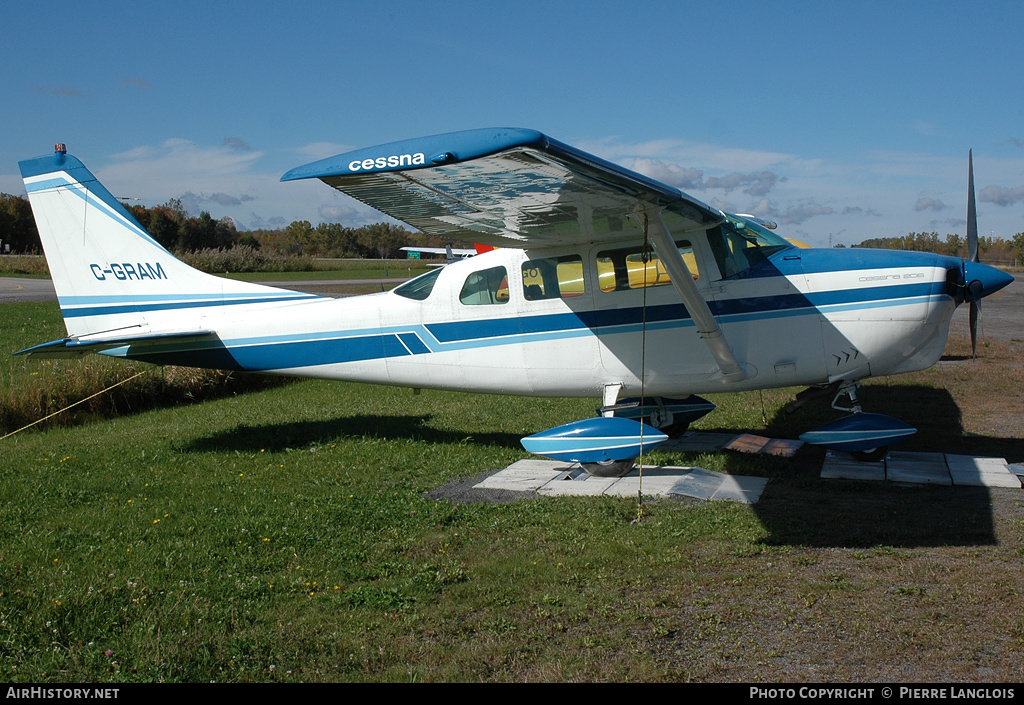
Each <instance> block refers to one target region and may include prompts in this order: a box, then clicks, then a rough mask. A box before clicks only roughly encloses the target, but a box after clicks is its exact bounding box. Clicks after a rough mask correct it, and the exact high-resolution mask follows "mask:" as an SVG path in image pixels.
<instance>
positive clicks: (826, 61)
mask: <svg viewBox="0 0 1024 705" xmlns="http://www.w3.org/2000/svg"><path fill="white" fill-rule="evenodd" d="M1022 27H1024V3H1020V2H1019V1H1013V2H985V1H984V0H979V1H977V2H972V3H966V2H963V1H962V0H959V1H957V2H947V1H946V0H928V1H917V0H902V1H901V2H872V1H870V0H863V1H860V2H845V1H843V0H836V1H835V2H827V3H823V2H820V1H817V2H802V1H799V0H794V1H792V2H773V1H771V0H762V1H760V2H745V1H731V0H716V1H715V2H679V1H678V0H677V1H675V2H657V1H650V2H600V1H593V0H592V1H589V2H559V1H558V0H546V1H544V2H534V1H532V0H517V1H516V2H512V3H499V2H491V1H488V0H476V1H475V2H463V1H461V0H445V2H403V1H402V0H393V1H391V2H386V3H381V2H365V3H364V2H342V1H338V2H306V1H305V0H292V1H291V2H289V3H259V2H213V3H211V2H208V1H204V2H192V1H191V0H181V1H179V2H175V3H173V4H168V5H162V4H159V3H138V2H108V1H105V0H93V1H92V2H89V3H80V2H76V3H72V2H58V1H52V0H37V1H36V2H31V3H29V2H24V1H18V2H15V1H14V0H0V55H2V59H0V68H2V70H0V95H2V100H0V191H3V192H6V193H13V194H19V195H23V194H24V193H25V189H24V185H23V183H22V181H21V178H20V172H19V170H18V161H19V160H22V159H27V158H31V157H35V156H39V155H41V154H46V153H48V152H50V151H51V150H52V149H53V145H54V143H55V142H63V143H66V144H67V146H68V151H69V152H70V153H71V154H74V155H75V156H76V157H78V158H79V159H81V160H82V161H83V162H84V163H85V164H86V166H88V167H89V169H90V170H91V171H92V172H93V173H94V174H95V175H96V176H97V177H98V178H99V179H100V181H101V182H103V184H104V185H105V186H107V188H108V189H109V190H110V191H111V192H112V193H113V194H114V195H115V196H117V197H121V198H129V199H138V200H137V201H131V202H139V203H142V204H144V205H147V206H154V205H158V204H161V203H166V202H167V201H168V200H169V199H172V198H177V199H180V200H181V201H182V203H183V205H184V206H185V208H186V209H188V211H189V212H190V213H191V214H192V215H198V214H199V212H200V211H203V210H205V211H209V212H210V213H211V215H213V217H214V218H218V219H219V218H223V217H231V218H232V219H233V220H234V221H235V223H236V224H237V226H238V227H239V228H240V229H255V228H261V227H269V228H275V227H284V226H285V225H287V224H288V223H290V222H292V221H294V220H308V221H310V222H311V223H313V224H317V223H320V222H340V223H343V224H345V225H352V226H355V225H361V224H365V223H368V222H378V221H380V220H382V219H383V217H382V216H381V215H380V214H379V213H376V212H375V211H371V210H369V209H367V208H366V207H364V206H362V205H361V204H358V203H356V202H354V201H352V200H351V199H348V198H347V197H345V196H343V195H341V194H339V193H338V192H336V191H334V190H333V189H331V188H330V187H328V186H326V185H325V184H323V183H321V182H319V181H316V180H312V181H298V182H288V183H281V182H280V177H281V175H283V174H284V172H286V171H288V170H289V169H291V168H293V167H296V166H299V165H302V164H305V163H308V162H311V161H314V160H317V159H321V158H324V157H328V156H332V155H335V154H339V153H342V152H345V151H348V150H351V149H357V148H362V147H369V146H373V145H376V144H381V143H385V142H391V141H395V140H402V139H408V138H412V137H419V136H424V135H433V134H438V133H443V132H451V131H456V130H465V129H473V128H480V127H525V128H531V129H536V130H540V131H541V132H543V133H545V134H547V135H549V136H550V137H552V138H554V139H556V140H559V141H561V142H565V143H567V144H570V145H572V146H574V147H577V148H579V149H582V150H585V151H587V152H590V153H592V154H595V155H597V156H599V157H602V158H604V159H607V160H609V161H612V162H615V163H617V164H620V165H622V166H625V167H627V168H630V169H633V170H635V171H639V172H641V173H644V174H646V175H648V176H651V177H653V178H656V179H659V180H661V181H663V182H665V183H667V184H670V185H672V186H675V187H677V188H679V189H681V190H683V191H685V192H686V193H688V194H690V195H692V196H695V197H696V198H698V199H700V200H702V201H705V202H706V203H710V204H712V205H715V206H717V207H719V208H722V209H724V210H728V211H731V212H741V213H753V214H755V215H759V216H762V217H765V218H768V219H770V220H774V221H776V222H777V223H778V224H779V229H778V231H777V232H779V233H780V234H782V235H784V236H786V237H792V238H796V239H800V240H803V241H804V242H807V243H809V244H811V245H814V246H829V245H837V244H844V245H847V246H848V245H851V244H857V243H859V242H862V241H863V240H865V239H868V238H877V237H891V236H898V235H905V234H907V233H910V232H921V231H924V232H931V231H935V232H937V233H939V235H940V237H944V236H945V235H946V234H949V233H959V234H961V235H962V234H964V233H965V230H966V226H965V222H966V212H967V155H968V150H969V149H973V154H974V170H975V184H976V188H977V194H978V229H979V232H980V233H981V234H982V235H993V236H995V237H1003V238H1009V237H1011V236H1012V235H1013V234H1015V233H1018V232H1021V231H1024V89H1022V87H1021V86H1022V83H1021V76H1022V75H1024V42H1022V41H1021V39H1020V31H1021V28H1022Z"/></svg>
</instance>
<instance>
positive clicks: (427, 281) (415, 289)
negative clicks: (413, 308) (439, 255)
mask: <svg viewBox="0 0 1024 705" xmlns="http://www.w3.org/2000/svg"><path fill="white" fill-rule="evenodd" d="M440 273H441V270H440V268H438V269H435V270H434V271H433V272H427V273H426V274H423V275H420V276H418V277H416V278H415V279H411V280H409V281H407V282H406V283H405V284H402V285H401V286H399V287H397V288H395V289H392V291H393V292H395V293H396V294H398V295H399V296H404V297H405V298H407V299H415V300H416V301H423V300H424V299H425V298H427V297H428V296H430V292H431V291H432V290H433V289H434V282H436V281H437V276H438V275H439V274H440Z"/></svg>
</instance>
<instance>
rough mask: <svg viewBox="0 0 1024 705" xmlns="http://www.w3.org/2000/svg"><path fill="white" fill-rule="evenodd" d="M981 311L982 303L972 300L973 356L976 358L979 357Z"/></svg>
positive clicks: (970, 312)
mask: <svg viewBox="0 0 1024 705" xmlns="http://www.w3.org/2000/svg"><path fill="white" fill-rule="evenodd" d="M980 311H981V303H980V302H978V301H972V302H971V309H970V311H969V314H970V322H971V358H972V359H975V358H977V357H978V313H979V312H980Z"/></svg>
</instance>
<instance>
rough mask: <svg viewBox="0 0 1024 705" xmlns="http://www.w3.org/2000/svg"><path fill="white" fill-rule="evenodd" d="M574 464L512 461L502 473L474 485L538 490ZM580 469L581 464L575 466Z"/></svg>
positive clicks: (527, 460) (477, 486) (549, 461)
mask: <svg viewBox="0 0 1024 705" xmlns="http://www.w3.org/2000/svg"><path fill="white" fill-rule="evenodd" d="M573 467H574V466H573V465H572V464H567V463H559V462H555V461H551V460H534V459H533V458H527V459H524V460H520V461H518V462H515V463H512V464H511V465H509V466H508V467H507V468H505V469H504V470H502V471H501V472H500V473H496V474H494V475H491V476H490V477H488V478H487V479H486V480H484V481H483V482H480V483H478V484H476V485H474V487H476V488H478V489H489V490H513V491H519V492H536V491H537V490H539V489H540V488H541V487H543V486H544V485H546V484H547V483H549V482H551V481H552V480H554V479H555V478H556V477H558V476H559V475H564V474H565V473H566V472H568V471H570V470H572V468H573ZM575 468H576V469H577V470H578V469H580V468H579V466H578V465H577V466H575Z"/></svg>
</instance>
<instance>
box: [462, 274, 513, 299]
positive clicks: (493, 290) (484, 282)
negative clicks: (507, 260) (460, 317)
mask: <svg viewBox="0 0 1024 705" xmlns="http://www.w3.org/2000/svg"><path fill="white" fill-rule="evenodd" d="M459 301H461V302H462V303H464V304H466V305H467V306H486V305H488V304H504V303H508V273H507V272H506V271H505V268H504V267H491V268H490V269H484V270H481V271H479V272H473V273H472V274H470V275H469V276H468V277H466V283H465V284H463V285H462V291H461V292H460V293H459Z"/></svg>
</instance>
